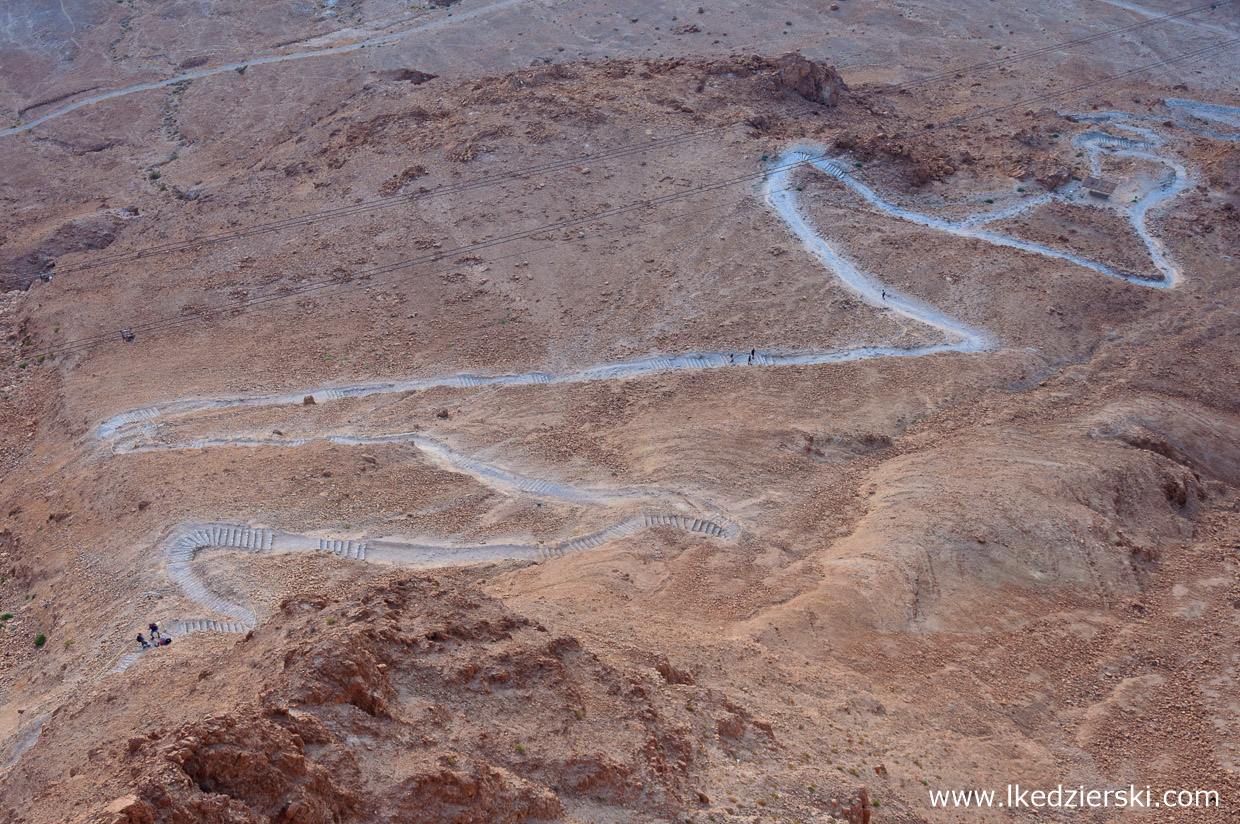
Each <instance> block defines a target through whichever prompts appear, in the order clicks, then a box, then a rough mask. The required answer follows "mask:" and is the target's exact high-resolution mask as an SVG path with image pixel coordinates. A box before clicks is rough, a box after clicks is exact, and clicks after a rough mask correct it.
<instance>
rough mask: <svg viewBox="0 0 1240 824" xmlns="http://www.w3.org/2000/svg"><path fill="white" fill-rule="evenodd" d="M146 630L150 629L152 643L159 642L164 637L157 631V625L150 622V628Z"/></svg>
mask: <svg viewBox="0 0 1240 824" xmlns="http://www.w3.org/2000/svg"><path fill="white" fill-rule="evenodd" d="M148 629H150V631H151V640H152V641H159V640H161V639H162V638H163V637H164V636H163V633H162V632H160V631H159V624H156V623H154V622H152V623H151V625H150V627H148Z"/></svg>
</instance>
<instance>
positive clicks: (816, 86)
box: [775, 52, 848, 106]
mask: <svg viewBox="0 0 1240 824" xmlns="http://www.w3.org/2000/svg"><path fill="white" fill-rule="evenodd" d="M775 71H776V75H777V77H778V78H779V85H780V86H782V87H783V88H785V89H788V90H790V91H793V92H795V93H796V94H798V95H800V96H801V97H803V98H805V99H806V100H809V101H812V102H814V103H822V104H823V105H826V106H834V105H835V104H836V103H838V102H839V100H840V96H841V95H842V94H843V93H844V92H846V91H848V87H847V86H845V85H844V81H843V79H842V78H841V77H840V75H839V72H837V71H836V70H835V68H834V67H832V66H824V65H822V64H819V63H815V62H813V61H812V60H809V59H808V58H805V57H803V56H801V55H799V54H797V53H796V52H791V53H789V54H785V55H784V56H783V57H780V58H778V59H777V60H776V61H775Z"/></svg>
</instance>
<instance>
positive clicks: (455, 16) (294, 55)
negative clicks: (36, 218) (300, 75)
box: [0, 0, 522, 137]
mask: <svg viewBox="0 0 1240 824" xmlns="http://www.w3.org/2000/svg"><path fill="white" fill-rule="evenodd" d="M520 2H522V0H498V1H497V2H495V3H489V4H487V5H485V6H479V7H478V8H476V9H470V10H469V11H463V12H450V13H447V14H446V16H444V17H442V18H440V19H438V20H432V21H430V22H427V23H421V24H419V25H415V26H410V27H408V28H405V29H399V30H397V31H394V32H388V33H387V34H380V35H376V36H374V37H371V38H368V39H366V40H358V41H356V42H353V43H345V44H344V45H340V46H329V47H327V48H323V49H309V50H306V51H299V52H289V53H288V54H273V55H268V56H266V57H255V58H251V59H249V60H242V61H240V62H237V63H228V64H226V65H223V66H215V67H213V68H210V69H200V70H198V71H190V72H184V73H183V74H178V75H174V76H172V77H167V78H164V79H163V80H155V81H152V82H150V83H139V84H137V85H134V86H129V87H128V88H124V89H116V90H115V91H110V92H103V93H102V94H96V95H92V96H91V97H84V98H82V99H81V100H76V101H74V102H73V103H70V104H69V105H67V106H63V107H61V108H59V109H56V110H55V111H53V112H48V113H47V114H45V115H42V116H41V117H36V118H35V119H34V120H30V121H28V122H26V123H21V124H19V125H17V126H13V127H11V128H8V129H0V137H5V136H7V135H13V134H20V133H22V132H26V131H30V130H31V129H33V128H35V127H36V126H39V125H41V124H43V123H46V122H47V121H49V120H52V119H55V118H57V117H62V116H63V115H66V114H68V113H69V112H72V111H76V110H77V109H80V108H82V107H84V106H91V105H93V104H95V103H102V102H103V101H105V100H112V99H114V98H117V97H124V96H125V95H130V94H137V93H138V92H145V91H150V90H152V89H164V88H167V87H169V86H173V85H175V84H177V83H183V82H185V81H186V80H196V79H197V78H199V77H209V76H211V75H213V74H223V73H225V72H231V71H236V70H237V69H245V68H249V67H250V66H262V65H266V64H269V63H287V62H289V61H291V60H305V59H307V58H310V57H327V56H329V55H334V54H346V53H348V52H353V51H357V50H358V49H364V48H366V47H368V46H381V45H383V44H384V43H391V42H393V41H396V40H400V39H401V38H404V37H408V36H409V35H411V34H417V33H419V32H428V31H434V30H435V29H439V28H442V27H444V26H447V25H451V24H456V23H461V22H464V21H466V20H469V19H471V18H474V17H478V16H479V15H484V14H487V13H489V12H493V11H496V10H498V9H502V8H506V7H508V6H512V5H516V4H517V3H520ZM329 36H330V35H329Z"/></svg>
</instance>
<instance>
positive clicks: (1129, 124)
mask: <svg viewBox="0 0 1240 824" xmlns="http://www.w3.org/2000/svg"><path fill="white" fill-rule="evenodd" d="M1190 103H1191V101H1177V104H1184V105H1177V106H1176V107H1173V110H1175V111H1177V112H1180V111H1182V112H1184V113H1186V114H1190V115H1191V116H1193V117H1202V116H1206V115H1208V116H1210V117H1211V118H1212V119H1214V120H1217V121H1219V122H1224V123H1228V124H1232V123H1235V122H1240V109H1232V108H1230V107H1221V106H1213V105H1207V104H1192V105H1188V104H1190ZM1200 107H1204V108H1200ZM1229 118H1236V120H1231V119H1229ZM1079 119H1080V120H1081V121H1083V122H1088V123H1091V124H1097V125H1098V126H1099V127H1100V130H1096V131H1087V132H1084V133H1081V134H1079V135H1077V137H1076V138H1075V139H1074V145H1075V146H1076V147H1077V148H1078V149H1080V150H1082V151H1084V152H1086V153H1088V155H1089V162H1090V166H1091V169H1092V170H1093V171H1094V172H1095V173H1098V172H1100V171H1101V169H1102V165H1103V161H1104V160H1105V158H1106V157H1108V156H1126V157H1133V158H1139V159H1142V160H1146V161H1153V162H1156V163H1159V164H1162V165H1164V166H1166V167H1167V168H1168V169H1169V170H1170V176H1169V177H1166V178H1164V179H1162V180H1159V181H1154V182H1150V183H1147V184H1146V185H1145V186H1144V187H1143V188H1142V189H1141V190H1140V191H1139V192H1138V194H1137V195H1136V196H1135V197H1134V202H1130V203H1125V204H1108V205H1107V206H1100V205H1098V204H1096V203H1093V202H1091V201H1088V200H1085V199H1084V196H1083V194H1082V192H1081V191H1080V189H1079V186H1073V187H1069V189H1068V190H1066V191H1065V192H1063V193H1059V194H1045V195H1041V196H1036V197H1029V198H1028V199H1026V200H1025V201H1023V202H1021V203H1019V204H1017V205H1015V206H1012V207H1006V208H1001V209H996V210H991V211H989V212H982V213H978V214H975V215H971V216H969V217H966V218H963V219H959V220H946V219H943V218H939V217H935V216H933V215H928V214H924V213H921V212H917V211H914V210H911V209H908V208H905V207H902V206H900V205H898V204H896V203H894V202H892V201H891V200H889V199H887V198H885V197H883V196H882V195H880V194H879V193H878V192H876V191H875V190H874V189H873V188H871V187H870V186H868V185H866V184H865V183H864V182H862V181H860V180H858V179H857V178H856V177H854V176H853V175H851V174H849V166H848V165H847V164H846V162H845V161H844V160H842V159H839V158H830V157H827V156H825V155H824V154H822V152H821V150H819V149H817V148H815V147H812V146H794V147H792V148H790V149H788V150H787V151H786V152H785V153H784V154H783V155H781V156H780V157H779V158H777V159H775V160H773V161H771V168H772V171H771V172H770V173H769V174H768V175H767V176H766V177H765V178H764V180H763V183H762V194H763V196H764V197H765V199H766V202H767V203H768V204H769V205H770V207H771V208H772V210H773V211H774V212H775V213H776V214H777V215H779V217H780V218H781V219H782V220H783V221H784V222H785V224H786V225H787V226H788V229H789V231H791V232H792V234H793V235H795V236H796V237H797V238H798V239H799V240H800V241H801V243H802V244H803V245H804V247H805V248H806V250H807V251H808V252H809V253H810V254H811V255H813V256H814V257H815V258H816V259H818V260H819V261H820V262H821V263H822V264H823V266H824V267H825V268H826V270H827V271H828V272H830V274H831V275H833V276H835V277H837V278H839V279H840V281H841V282H842V283H843V284H844V285H845V286H846V287H847V288H848V289H850V290H851V291H853V292H854V293H855V294H856V295H857V296H858V297H859V298H860V299H861V300H864V301H865V302H867V303H869V304H872V305H874V306H876V307H879V308H881V309H883V310H886V311H891V312H895V313H897V314H899V315H901V316H903V317H905V318H908V319H910V320H914V321H917V322H920V323H924V324H926V325H929V326H931V327H933V328H935V329H938V330H939V331H940V332H941V333H942V334H943V336H944V338H945V341H944V342H942V343H937V344H932V345H928V346H923V347H917V348H896V347H863V348H851V349H840V350H828V351H812V350H811V351H763V352H761V353H759V355H758V356H757V358H756V359H754V362H753V363H752V364H751V363H750V362H749V360H750V359H749V356H748V353H744V352H726V351H716V352H691V353H682V354H678V355H670V356H659V355H652V356H650V357H647V358H641V359H636V360H626V361H616V362H611V363H604V364H601V365H597V366H592V367H586V368H583V369H579V370H573V371H568V372H563V373H554V372H546V371H532V372H525V373H520V374H508V375H492V376H483V375H476V374H458V375H448V376H443V377H436V378H423V379H417V380H409V381H401V382H387V383H369V384H358V385H353V386H344V387H319V388H312V389H306V390H301V391H297V392H289V393H283V394H277V395H258V396H243V397H231V398H215V399H188V400H181V401H174V402H171V403H168V404H164V405H160V406H153V407H147V408H143V409H137V410H131V411H129V412H124V413H121V414H119V415H116V416H114V417H112V418H110V419H108V420H107V421H105V422H104V423H102V424H101V425H100V426H99V428H98V430H97V437H98V439H99V440H100V442H101V443H102V444H104V445H106V446H108V447H110V449H111V451H112V453H113V454H125V453H131V452H145V451H157V450H188V449H206V448H223V447H231V448H245V447H251V448H252V447H258V446H299V445H302V444H305V443H310V442H313V441H323V440H326V441H331V442H334V443H340V444H345V445H363V444H376V443H409V444H412V445H414V446H415V447H417V448H418V449H419V450H421V451H422V452H423V453H424V454H425V455H427V457H428V458H429V459H431V460H432V462H435V463H437V464H439V465H441V466H445V467H447V468H450V469H452V470H453V471H457V472H462V473H464V474H467V475H470V476H471V477H473V478H475V479H477V480H478V481H480V482H482V483H484V484H486V485H488V486H491V487H492V488H496V489H499V490H501V491H503V492H505V493H517V494H527V495H535V496H541V497H548V498H555V499H558V500H563V501H566V502H570V503H574V504H585V505H597V506H607V507H621V506H623V507H626V508H628V509H629V510H630V511H629V513H628V514H626V515H624V517H622V518H619V519H618V520H617V521H616V522H615V523H613V525H612V526H610V527H607V528H605V529H602V530H599V531H597V532H592V533H589V534H587V535H580V536H576V537H572V538H568V539H566V540H563V541H561V542H559V543H557V544H553V545H549V546H546V545H541V544H526V543H509V542H497V543H494V544H483V545H474V546H461V545H451V544H445V543H443V542H437V541H435V540H432V539H422V538H418V539H411V538H404V537H392V538H380V539H366V540H361V539H344V538H341V537H339V536H309V535H297V534H292V533H282V532H276V531H273V530H267V529H259V528H254V527H250V526H242V525H231V524H206V525H203V524H192V525H186V526H182V527H180V528H177V529H176V530H174V532H173V534H172V535H171V536H169V538H168V539H167V540H166V541H165V542H164V544H163V553H162V557H163V558H164V562H165V569H166V571H167V572H168V574H169V575H170V576H171V577H172V578H173V579H174V580H175V581H176V582H177V584H178V585H179V586H180V587H181V589H182V590H183V591H184V593H185V594H186V596H187V597H189V598H190V599H191V600H193V601H195V602H196V603H199V604H200V605H202V606H204V607H206V608H207V609H209V610H211V611H212V612H213V613H214V614H215V615H216V616H217V617H216V618H200V619H190V620H187V619H177V620H174V621H171V622H169V623H168V629H169V630H170V631H171V633H172V634H174V635H176V634H182V633H186V632H193V631H199V630H204V631H217V632H218V631H223V632H244V631H248V630H249V629H250V628H252V627H253V626H255V624H256V623H257V621H258V616H257V615H256V614H255V613H254V611H253V610H252V609H251V608H250V607H248V606H247V605H244V604H241V603H237V602H234V601H230V600H228V599H227V598H224V597H223V596H220V595H219V594H217V593H214V592H212V591H211V589H210V588H209V586H208V583H207V581H206V580H205V578H203V577H202V576H201V575H200V574H199V573H198V572H197V571H196V570H195V568H194V565H193V561H194V559H195V558H196V557H198V556H199V555H200V554H201V553H203V552H205V551H208V550H212V549H231V550H239V551H243V552H252V553H256V554H264V553H277V552H281V553H282V552H327V553H332V554H335V555H338V556H340V557H344V558H348V559H353V560H358V561H370V562H380V563H391V564H403V565H419V566H427V565H434V566H442V565H448V564H460V563H476V562H481V561H496V560H509V559H515V560H529V561H541V560H547V559H550V558H555V557H558V556H561V555H564V554H567V553H570V552H577V551H581V550H585V549H591V548H593V547H597V546H600V545H602V544H604V543H607V542H609V541H613V540H617V539H620V538H623V537H625V536H627V535H631V534H633V533H635V532H638V531H640V530H644V529H651V528H672V529H679V530H682V531H685V532H687V533H690V534H696V535H701V536H703V537H706V538H711V539H716V540H736V539H738V538H739V536H740V532H741V529H740V526H739V525H738V524H737V522H736V519H734V518H731V517H729V516H727V515H724V514H723V513H721V512H719V511H718V510H717V509H715V508H713V507H711V506H710V505H707V504H702V503H698V502H694V501H691V500H689V499H688V498H687V497H685V496H683V495H677V494H673V493H669V492H667V491H663V490H651V489H623V490H606V489H595V488H584V487H580V486H576V485H573V484H570V483H565V482H560V481H551V480H545V479H539V478H532V477H529V476H526V475H522V474H520V473H518V472H515V471H513V470H511V469H507V468H504V467H500V466H497V465H494V464H491V463H487V462H485V461H482V460H479V459H477V458H474V457H471V456H468V455H465V454H464V453H462V452H460V451H458V450H455V449H453V448H451V447H450V446H448V445H447V444H444V443H443V442H441V441H438V440H436V439H433V438H431V437H429V436H427V435H424V434H421V433H412V432H403V433H393V434H381V435H372V436H359V435H351V434H323V435H319V436H314V437H310V438H301V439H284V438H273V437H270V436H265V435H258V434H252V433H251V434H242V433H238V434H231V435H228V434H223V435H212V436H209V437H204V438H198V439H193V440H187V441H180V442H177V441H171V442H168V441H161V440H159V434H160V428H161V426H163V425H164V424H165V423H167V422H168V421H170V419H173V418H178V417H182V416H185V415H190V414H193V413H195V412H201V411H208V410H220V409H229V408H246V407H261V406H277V405H289V406H294V405H295V406H300V405H301V404H302V402H303V399H304V398H305V397H306V396H307V395H311V396H313V397H314V398H315V401H316V403H318V402H325V401H331V400H335V399H340V398H359V397H366V396H370V395H379V394H386V393H392V392H408V391H411V390H413V391H416V390H421V389H427V388H431V387H439V386H453V387H478V386H512V385H530V384H566V383H580V382H585V381H600V380H623V379H631V378H637V377H640V376H642V375H647V374H654V373H660V372H669V371H680V370H696V369H719V368H732V367H735V368H749V367H751V366H754V367H773V366H785V365H792V364H825V363H839V362H843V361H849V360H858V359H862V358H880V357H916V356H923V355H930V354H938V353H946V352H956V353H974V352H981V351H985V350H989V349H994V348H995V347H996V343H995V342H994V341H993V339H992V337H991V336H990V335H989V334H988V333H987V332H985V331H982V330H978V329H974V328H972V327H970V326H968V325H966V324H964V323H963V322H961V321H959V320H957V319H955V318H953V317H951V316H949V315H947V314H946V313H944V312H943V311H941V310H939V309H937V308H935V307H933V306H929V305H927V304H925V303H924V302H921V301H918V300H916V299H914V298H912V297H910V296H907V295H904V294H902V293H900V292H898V291H897V290H895V289H894V288H892V287H887V286H885V285H884V283H883V281H881V280H880V279H879V278H878V277H877V276H875V275H872V274H869V273H866V272H864V271H862V270H861V269H860V268H859V267H858V266H857V264H855V263H854V262H852V261H851V260H850V259H849V258H848V257H847V256H846V254H845V253H844V252H843V251H841V250H840V249H839V248H837V247H836V246H835V245H833V244H832V242H831V241H830V240H829V239H827V237H825V236H824V234H823V233H822V230H821V229H820V228H818V227H815V226H814V225H813V224H812V223H811V221H810V219H809V218H808V217H807V216H806V215H805V213H804V212H803V211H802V209H801V207H800V205H799V203H798V199H797V195H796V187H795V186H794V185H793V181H792V176H793V175H794V174H797V173H799V172H800V170H802V169H813V170H817V171H819V172H821V173H824V174H826V175H829V176H830V177H831V178H833V179H835V180H837V181H839V183H840V184H841V185H843V186H844V187H846V188H848V189H849V190H851V191H852V192H853V193H855V194H856V195H858V196H860V197H861V198H862V199H863V200H864V201H865V202H866V203H868V204H869V205H870V206H872V207H873V208H875V209H877V210H878V211H880V212H882V213H884V214H886V215H888V216H891V217H895V218H899V219H901V220H905V221H908V222H911V223H914V224H916V225H919V226H923V227H925V228H927V229H930V230H933V231H936V232H942V233H946V234H951V235H956V236H960V237H968V238H973V239H976V240H981V241H984V242H986V243H989V244H992V245H995V246H1001V247H1006V248H1012V249H1017V250H1019V251H1022V252H1025V253H1030V254H1036V255H1039V256H1042V257H1046V258H1050V259H1052V260H1060V261H1063V262H1065V263H1069V264H1071V265H1074V266H1079V267H1082V268H1085V269H1089V270H1092V271H1093V272H1096V273H1098V274H1101V275H1104V276H1107V277H1112V278H1119V279H1123V280H1126V281H1128V282H1131V283H1135V284H1138V285H1141V286H1148V287H1150V288H1158V289H1170V288H1174V287H1175V285H1176V284H1177V283H1179V282H1180V280H1181V279H1182V273H1181V272H1180V270H1179V269H1178V268H1177V267H1176V266H1175V265H1174V263H1173V262H1172V260H1171V258H1170V257H1169V256H1168V254H1167V252H1166V250H1165V248H1164V246H1163V244H1162V242H1161V241H1160V240H1159V239H1158V238H1157V237H1155V236H1154V235H1153V234H1152V233H1151V231H1150V229H1149V227H1148V219H1149V213H1150V211H1151V209H1153V208H1155V207H1157V206H1159V205H1160V204H1164V203H1166V202H1168V201H1169V200H1170V199H1172V198H1174V197H1175V196H1177V195H1178V194H1180V193H1181V192H1183V191H1184V190H1185V189H1187V188H1188V187H1190V186H1191V185H1194V181H1193V178H1192V176H1191V175H1190V173H1189V171H1188V169H1187V168H1186V167H1185V166H1184V165H1183V164H1182V163H1180V162H1179V161H1178V160H1176V159H1175V158H1174V157H1172V156H1170V155H1169V154H1167V153H1165V152H1160V151H1159V149H1160V148H1162V147H1163V141H1162V139H1161V138H1160V137H1159V136H1158V135H1157V134H1155V133H1154V132H1153V131H1152V130H1151V129H1149V128H1146V127H1144V126H1141V125H1138V124H1137V121H1140V120H1143V119H1144V118H1140V117H1133V116H1129V115H1126V114H1123V113H1105V114H1093V115H1090V116H1088V117H1080V118H1079ZM1103 127H1111V128H1114V129H1116V130H1118V131H1121V132H1124V133H1126V134H1129V135H1135V136H1136V137H1126V136H1124V134H1113V133H1111V132H1107V131H1105V130H1101V128H1103ZM1225 139H1230V138H1225ZM1052 200H1062V201H1074V202H1078V203H1087V204H1089V205H1091V206H1094V207H1095V208H1107V209H1110V210H1112V211H1115V212H1118V213H1120V214H1122V215H1124V216H1125V217H1126V218H1127V220H1128V221H1129V223H1130V224H1131V225H1132V227H1133V229H1134V231H1135V232H1136V234H1137V236H1138V237H1140V238H1141V240H1142V242H1143V243H1144V244H1145V246H1146V249H1147V251H1148V252H1149V256H1150V261H1151V265H1152V269H1153V270H1155V271H1154V272H1152V273H1151V274H1150V275H1149V276H1147V277H1143V276H1139V275H1137V274H1133V273H1130V272H1120V271H1116V270H1114V269H1111V268H1109V267H1107V266H1104V265H1102V264H1099V263H1096V262H1094V261H1091V260H1089V259H1087V258H1084V257H1082V256H1080V255H1076V254H1073V253H1071V252H1067V251H1063V250H1059V249H1054V248H1051V247H1049V246H1045V245H1042V244H1039V243H1034V242H1030V241H1026V240H1022V239H1020V238H1016V237H1013V236H1011V235H1005V234H1002V233H1000V232H996V231H992V230H990V229H986V228H984V227H985V226H986V225H987V224H990V223H994V222H995V221H998V220H1002V219H1007V218H1011V217H1013V216H1015V215H1017V214H1020V213H1023V212H1027V211H1029V210H1032V209H1035V208H1037V207H1038V206H1041V205H1043V204H1046V203H1048V202H1051V201H1052ZM635 506H642V507H644V508H645V509H646V511H645V512H641V513H639V514H634V513H633V512H632V509H633V508H634V507H635ZM654 507H658V508H659V510H660V511H652V510H653V508H654ZM138 655H139V653H130V654H128V655H125V656H123V657H122V658H121V660H120V662H119V663H118V665H117V669H124V668H125V667H127V666H128V665H129V664H131V663H132V662H133V661H134V660H136V659H137V657H138Z"/></svg>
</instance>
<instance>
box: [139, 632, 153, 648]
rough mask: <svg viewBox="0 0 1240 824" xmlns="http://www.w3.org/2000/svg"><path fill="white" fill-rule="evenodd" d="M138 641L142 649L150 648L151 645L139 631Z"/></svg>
mask: <svg viewBox="0 0 1240 824" xmlns="http://www.w3.org/2000/svg"><path fill="white" fill-rule="evenodd" d="M138 643H139V644H141V645H142V649H150V648H151V645H150V644H148V643H147V642H146V639H145V638H143V637H142V633H140V632H139V633H138Z"/></svg>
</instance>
